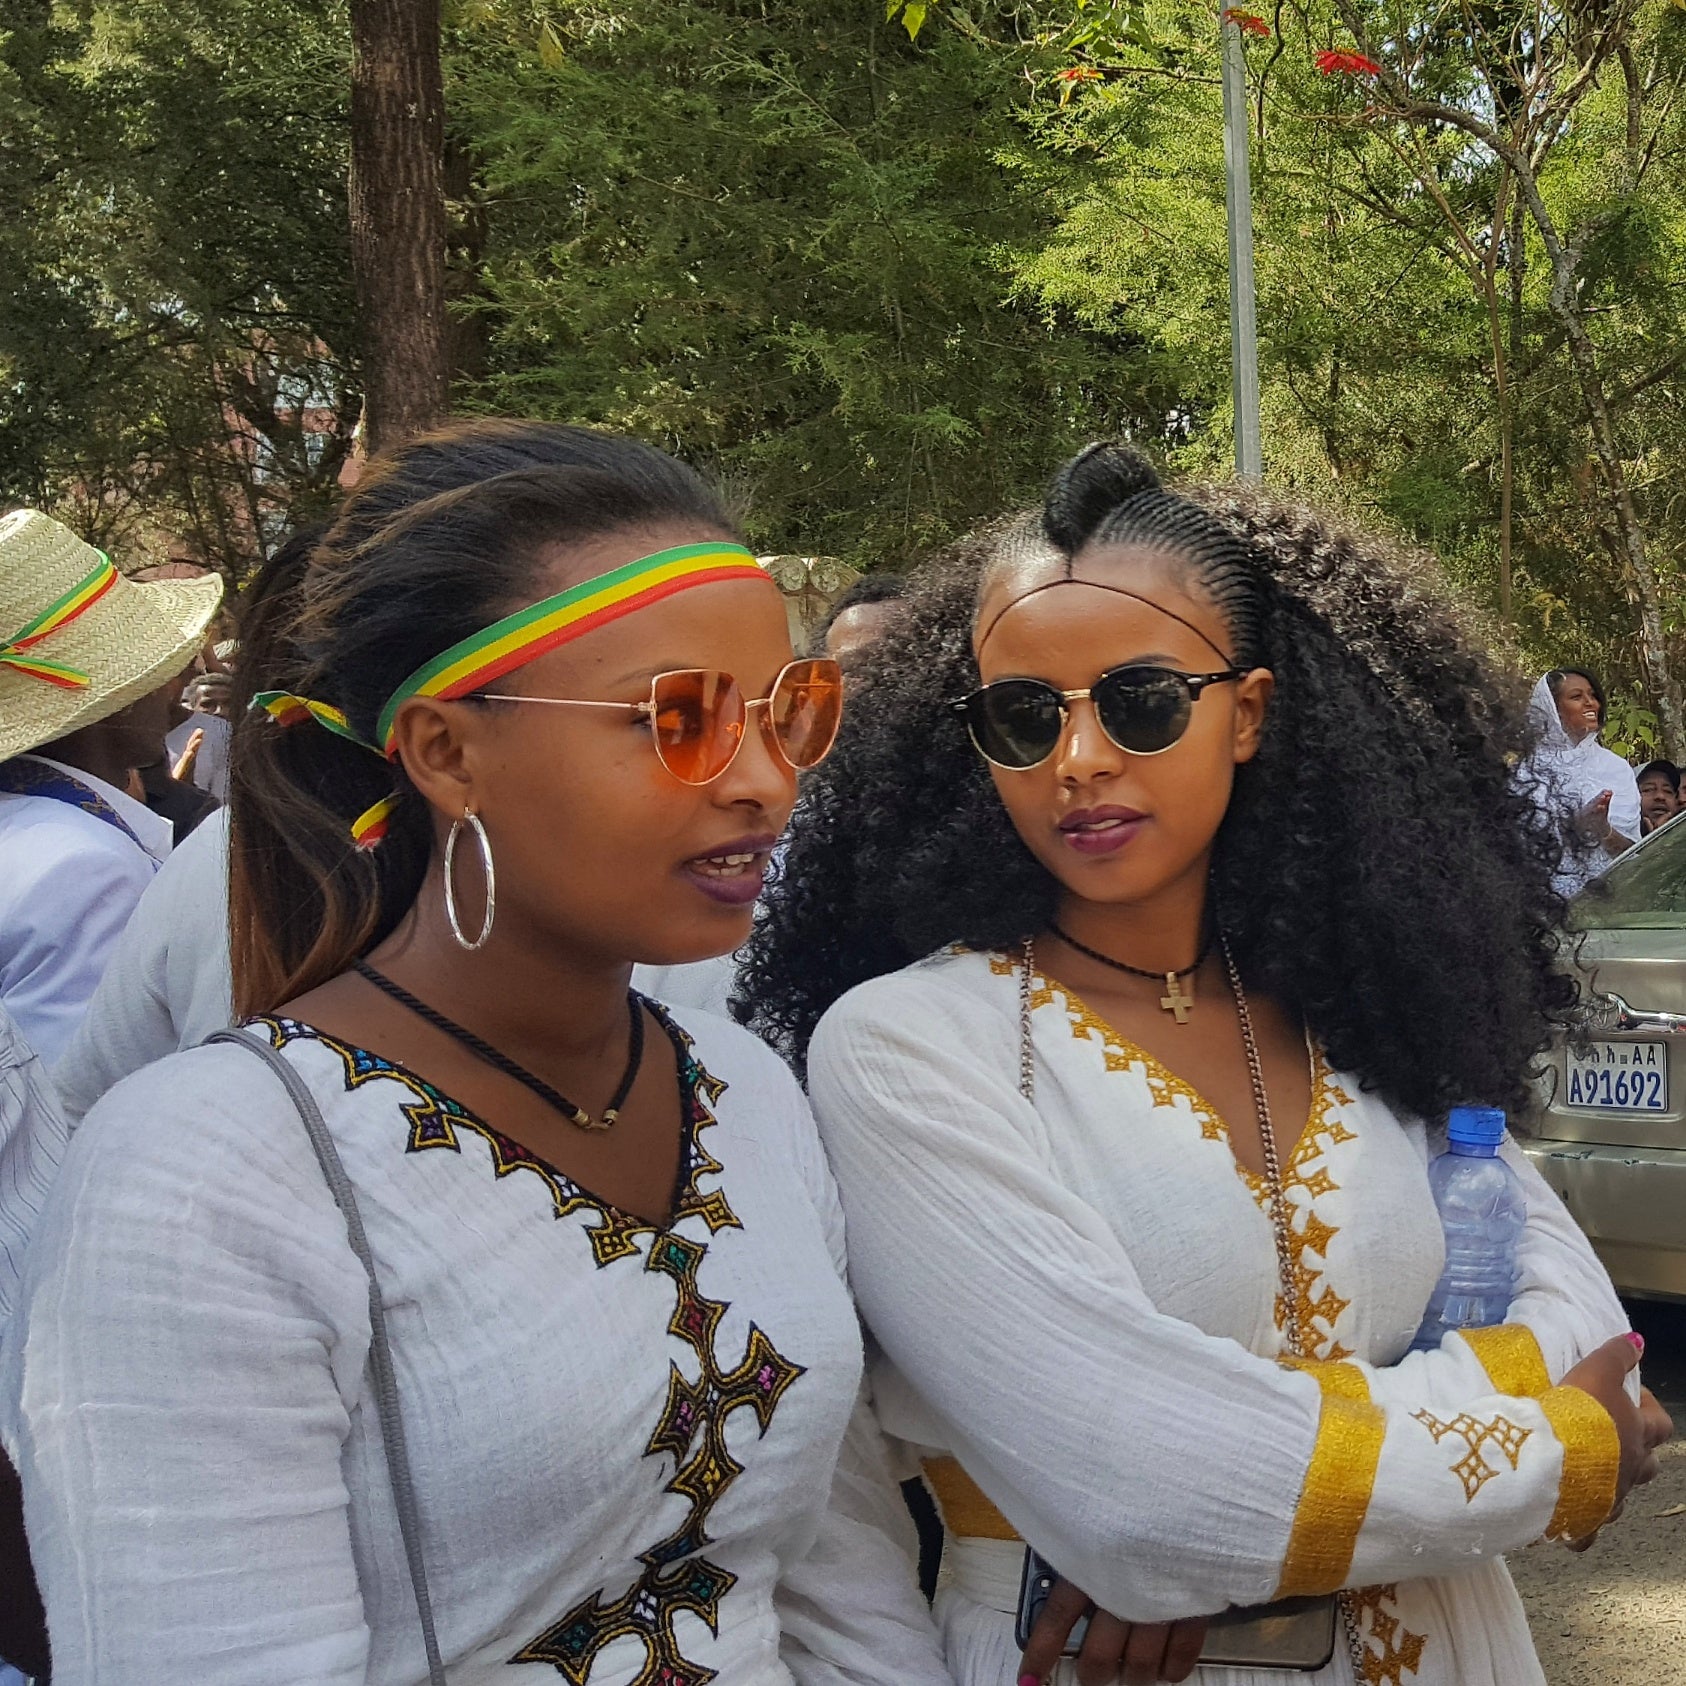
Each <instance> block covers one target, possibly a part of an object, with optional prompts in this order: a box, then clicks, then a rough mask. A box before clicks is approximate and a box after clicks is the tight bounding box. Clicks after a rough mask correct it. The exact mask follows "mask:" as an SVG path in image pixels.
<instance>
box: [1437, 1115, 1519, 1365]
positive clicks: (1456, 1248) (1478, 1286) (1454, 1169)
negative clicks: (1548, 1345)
mask: <svg viewBox="0 0 1686 1686" xmlns="http://www.w3.org/2000/svg"><path fill="white" fill-rule="evenodd" d="M1504 1135H1505V1115H1504V1114H1503V1113H1502V1112H1497V1111H1495V1110H1493V1109H1492V1108H1491V1107H1478V1106H1457V1107H1453V1108H1452V1112H1451V1115H1450V1117H1449V1118H1448V1119H1447V1121H1446V1136H1447V1148H1446V1151H1445V1152H1444V1153H1443V1154H1441V1155H1440V1157H1439V1158H1438V1159H1436V1160H1435V1161H1434V1162H1433V1163H1432V1164H1431V1165H1430V1166H1429V1168H1428V1185H1429V1188H1430V1190H1431V1191H1432V1193H1433V1195H1434V1204H1435V1206H1436V1208H1437V1209H1438V1210H1439V1212H1440V1225H1441V1228H1442V1229H1444V1230H1445V1232H1446V1268H1445V1270H1444V1271H1442V1272H1441V1276H1440V1281H1439V1283H1438V1284H1437V1285H1436V1287H1435V1290H1434V1295H1433V1298H1431V1299H1430V1300H1429V1302H1428V1312H1427V1314H1426V1315H1425V1316H1424V1318H1423V1326H1422V1328H1421V1329H1419V1330H1418V1331H1417V1338H1416V1339H1415V1340H1414V1341H1412V1343H1411V1350H1412V1351H1413V1352H1432V1351H1433V1350H1434V1349H1435V1348H1437V1347H1438V1346H1439V1345H1440V1342H1441V1340H1442V1339H1443V1338H1444V1337H1445V1336H1446V1334H1447V1333H1448V1332H1449V1331H1450V1330H1453V1329H1481V1328H1487V1327H1490V1326H1492V1325H1493V1324H1495V1323H1503V1322H1504V1320H1505V1313H1506V1312H1507V1311H1509V1310H1510V1300H1511V1295H1512V1294H1514V1293H1515V1291H1516V1249H1517V1246H1518V1244H1519V1243H1520V1242H1521V1239H1522V1231H1523V1230H1524V1228H1526V1226H1527V1222H1528V1197H1527V1195H1526V1194H1525V1193H1524V1192H1523V1189H1522V1180H1521V1178H1519V1177H1518V1176H1517V1174H1516V1173H1515V1171H1513V1170H1512V1169H1511V1168H1510V1166H1509V1165H1507V1164H1506V1163H1505V1161H1504V1160H1503V1159H1501V1158H1500V1157H1499V1144H1500V1142H1502V1141H1503V1140H1504Z"/></svg>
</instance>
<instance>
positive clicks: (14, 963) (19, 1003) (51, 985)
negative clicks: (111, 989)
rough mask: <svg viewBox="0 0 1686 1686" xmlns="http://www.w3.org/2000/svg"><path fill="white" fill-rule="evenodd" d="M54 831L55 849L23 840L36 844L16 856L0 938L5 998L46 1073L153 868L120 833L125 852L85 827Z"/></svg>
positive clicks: (11, 857) (31, 837) (1, 995)
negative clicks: (94, 836) (91, 835)
mask: <svg viewBox="0 0 1686 1686" xmlns="http://www.w3.org/2000/svg"><path fill="white" fill-rule="evenodd" d="M41 829H42V830H43V831H45V830H47V829H48V828H41ZM51 830H52V844H53V846H51V847H47V846H44V844H43V843H42V842H41V841H40V840H39V839H38V838H37V837H36V834H32V833H23V834H22V837H23V839H24V841H26V842H31V841H33V842H34V846H33V847H30V848H28V849H27V850H25V849H21V848H20V849H17V850H12V851H9V853H8V859H7V862H6V870H7V883H6V886H5V923H4V930H3V931H0V955H3V957H4V959H3V961H0V999H4V1001H5V1004H6V1010H7V1011H8V1012H9V1013H10V1014H11V1015H12V1017H13V1019H14V1020H15V1021H16V1022H17V1027H18V1029H19V1031H20V1032H22V1034H23V1036H24V1039H25V1040H26V1041H27V1042H28V1043H29V1045H30V1047H32V1048H33V1049H34V1050H35V1051H36V1053H37V1054H39V1055H40V1056H41V1059H42V1062H43V1063H44V1064H45V1065H46V1066H47V1067H48V1069H49V1070H50V1069H51V1068H52V1067H53V1066H55V1065H56V1064H57V1063H58V1061H59V1059H60V1057H61V1056H62V1055H63V1053H64V1051H65V1049H66V1048H67V1047H68V1046H69V1045H70V1039H71V1037H72V1035H73V1034H74V1033H75V1030H76V1027H77V1026H78V1025H79V1024H80V1023H81V1021H82V1015H83V1013H84V1012H85V1011H86V1010H87V1006H88V1002H89V1000H90V999H91V998H92V996H93V993H94V990H95V988H96V987H97V986H98V984H99V981H100V978H101V976H102V975H103V973H104V971H105V967H106V963H107V961H108V960H109V959H110V958H111V952H112V950H113V948H114V947H115V946H116V943H117V939H118V938H119V937H120V936H121V935H122V934H123V927H124V926H125V925H127V924H128V922H129V916H130V915H131V914H132V913H133V912H134V910H135V904H136V903H137V902H138V901H139V900H140V898H141V893H142V891H144V890H145V889H146V887H147V885H148V884H150V883H151V882H152V877H153V870H154V869H153V861H152V857H151V856H150V855H148V854H147V853H146V851H145V850H144V849H142V848H141V847H140V845H139V844H138V843H130V842H128V841H127V840H126V839H123V838H121V837H119V836H117V835H116V833H113V839H112V841H113V843H115V844H120V845H121V847H108V846H106V845H105V843H104V841H103V839H102V840H98V841H96V840H95V839H92V838H89V837H86V836H84V835H82V833H81V831H80V828H78V829H77V830H75V831H72V830H71V829H70V828H69V827H55V828H51ZM61 838H62V839H63V841H62V843H61V842H60V839H61Z"/></svg>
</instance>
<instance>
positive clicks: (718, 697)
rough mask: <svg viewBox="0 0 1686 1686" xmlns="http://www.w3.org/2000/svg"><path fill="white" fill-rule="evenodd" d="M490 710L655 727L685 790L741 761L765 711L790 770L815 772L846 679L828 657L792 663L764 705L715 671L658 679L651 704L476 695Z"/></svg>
mask: <svg viewBox="0 0 1686 1686" xmlns="http://www.w3.org/2000/svg"><path fill="white" fill-rule="evenodd" d="M475 694H476V695H477V696H479V697H482V698H484V700H485V701H487V702H515V703H543V704H545V705H546V706H547V707H550V708H621V709H631V710H632V711H633V712H634V713H635V714H640V715H642V716H643V717H644V718H645V719H646V720H647V721H648V722H649V724H650V736H651V737H652V738H653V739H654V740H655V745H656V754H657V755H658V756H659V757H660V758H661V764H662V765H663V766H664V767H665V768H666V769H667V770H668V771H669V772H670V773H671V774H672V775H673V776H674V777H675V778H676V779H678V780H679V781H680V782H681V783H682V784H709V783H711V782H712V781H713V780H715V779H717V778H719V777H720V775H721V774H722V773H724V772H725V771H726V769H727V768H728V767H730V766H731V764H732V763H733V762H734V761H735V760H736V759H737V756H738V751H739V750H740V749H742V748H743V740H744V731H745V728H746V727H747V726H748V724H749V713H750V710H751V709H756V708H764V709H765V710H766V711H767V712H766V713H765V715H763V716H762V720H761V730H762V732H763V733H764V734H765V736H766V738H767V742H768V743H769V744H770V745H771V747H772V748H773V749H774V750H775V751H776V752H777V753H778V755H779V758H780V759H781V760H782V761H784V762H785V764H786V765H787V766H790V767H792V768H794V769H795V770H796V771H797V772H805V771H806V770H807V769H808V768H810V767H817V766H819V764H820V763H821V762H822V761H823V760H824V759H825V758H826V754H827V752H828V751H829V750H830V749H831V746H832V744H833V743H835V742H836V741H837V728H838V725H839V724H840V723H841V721H842V718H843V674H842V670H841V669H840V668H839V667H838V665H837V663H836V662H834V661H833V660H832V659H831V658H830V657H829V656H821V657H817V658H811V659H808V660H803V661H793V662H788V663H787V664H786V665H785V666H784V667H783V668H782V669H781V670H780V672H779V676H778V678H777V679H775V680H774V681H773V688H772V690H771V691H769V692H768V693H767V695H766V696H764V697H756V698H754V699H753V700H751V701H745V699H744V694H743V690H742V688H741V687H740V686H739V684H738V682H737V680H736V679H734V678H733V677H732V676H731V674H729V673H722V672H721V671H720V670H719V669H718V668H707V667H688V668H681V669H679V670H677V671H676V672H673V673H658V674H657V675H656V676H655V678H654V679H652V680H651V681H650V696H649V700H648V701H646V702H635V703H623V702H597V701H595V700H594V699H590V698H586V697H517V696H510V695H506V694H504V693H502V692H497V691H479V692H476V693H475Z"/></svg>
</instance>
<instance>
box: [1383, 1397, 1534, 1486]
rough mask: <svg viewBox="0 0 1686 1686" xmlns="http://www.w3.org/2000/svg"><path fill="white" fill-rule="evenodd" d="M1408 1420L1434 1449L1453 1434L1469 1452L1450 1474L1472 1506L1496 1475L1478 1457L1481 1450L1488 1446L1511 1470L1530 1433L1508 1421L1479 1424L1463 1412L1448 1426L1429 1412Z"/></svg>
mask: <svg viewBox="0 0 1686 1686" xmlns="http://www.w3.org/2000/svg"><path fill="white" fill-rule="evenodd" d="M1411 1419H1412V1421H1413V1422H1419V1423H1421V1424H1422V1425H1423V1427H1424V1428H1426V1429H1427V1430H1428V1432H1429V1433H1430V1434H1431V1435H1432V1436H1433V1437H1434V1443H1435V1445H1436V1446H1438V1445H1439V1444H1440V1442H1441V1441H1442V1440H1444V1439H1445V1438H1446V1437H1447V1436H1448V1435H1450V1434H1455V1435H1456V1436H1457V1437H1458V1438H1459V1439H1460V1440H1462V1441H1463V1443H1464V1445H1465V1446H1467V1447H1468V1448H1469V1450H1468V1452H1467V1453H1466V1454H1465V1455H1464V1456H1463V1457H1461V1458H1460V1459H1459V1460H1458V1461H1457V1462H1456V1463H1455V1464H1453V1465H1452V1473H1453V1474H1454V1475H1455V1476H1457V1478H1458V1479H1459V1480H1460V1481H1461V1482H1463V1484H1464V1503H1465V1504H1473V1503H1474V1502H1475V1495H1476V1494H1477V1493H1479V1492H1480V1491H1481V1489H1482V1488H1483V1487H1485V1486H1486V1485H1487V1483H1488V1482H1489V1481H1492V1480H1494V1479H1495V1478H1496V1477H1497V1476H1498V1473H1499V1472H1498V1471H1497V1470H1496V1469H1494V1468H1493V1466H1492V1465H1491V1464H1490V1463H1488V1462H1487V1460H1486V1459H1485V1458H1484V1457H1483V1456H1482V1455H1481V1449H1482V1447H1484V1446H1486V1445H1487V1444H1488V1443H1489V1442H1491V1444H1492V1445H1494V1446H1495V1447H1497V1448H1498V1450H1499V1453H1500V1455H1501V1456H1502V1457H1504V1458H1507V1459H1508V1460H1509V1462H1510V1467H1511V1468H1512V1469H1515V1468H1516V1466H1517V1464H1518V1463H1519V1462H1520V1461H1521V1458H1522V1448H1523V1447H1524V1446H1526V1445H1527V1444H1528V1441H1529V1438H1530V1437H1531V1436H1532V1435H1533V1432H1534V1431H1533V1430H1532V1429H1531V1428H1519V1427H1518V1426H1517V1425H1516V1424H1515V1423H1513V1422H1512V1421H1511V1420H1510V1419H1509V1418H1508V1417H1494V1418H1493V1420H1492V1421H1491V1422H1486V1423H1483V1422H1479V1421H1477V1420H1476V1418H1474V1417H1472V1416H1470V1415H1469V1414H1468V1413H1467V1412H1464V1411H1460V1412H1459V1413H1458V1414H1457V1416H1455V1417H1454V1418H1453V1419H1452V1420H1451V1421H1450V1422H1449V1423H1443V1422H1442V1421H1441V1420H1440V1419H1439V1418H1438V1417H1437V1416H1435V1414H1434V1413H1433V1412H1432V1411H1413V1412H1412V1413H1411Z"/></svg>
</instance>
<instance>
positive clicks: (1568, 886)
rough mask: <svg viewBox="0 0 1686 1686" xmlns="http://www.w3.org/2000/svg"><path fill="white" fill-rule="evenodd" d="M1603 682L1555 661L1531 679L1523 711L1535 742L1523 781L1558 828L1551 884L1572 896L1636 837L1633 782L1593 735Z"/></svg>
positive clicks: (1599, 721) (1600, 715)
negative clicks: (1555, 664) (1558, 848)
mask: <svg viewBox="0 0 1686 1686" xmlns="http://www.w3.org/2000/svg"><path fill="white" fill-rule="evenodd" d="M1604 708H1605V704H1604V688H1603V686H1601V685H1600V684H1599V683H1598V679H1597V677H1596V676H1595V675H1594V674H1592V673H1589V672H1588V671H1587V670H1586V669H1585V668H1580V667H1565V668H1556V669H1554V670H1553V671H1552V672H1550V673H1547V674H1542V675H1541V677H1540V680H1539V682H1538V683H1537V684H1536V685H1535V686H1534V695H1533V698H1532V699H1531V701H1530V702H1529V705H1528V718H1529V721H1530V723H1531V724H1532V726H1533V728H1534V731H1535V734H1536V739H1537V741H1536V742H1535V744H1534V747H1533V749H1532V750H1531V751H1530V752H1529V754H1528V757H1527V759H1526V760H1525V761H1524V762H1523V763H1522V768H1521V783H1522V785H1523V787H1524V788H1525V789H1526V790H1527V791H1529V793H1530V794H1531V795H1532V796H1533V798H1534V800H1535V801H1536V802H1537V803H1538V804H1539V805H1540V808H1541V811H1542V812H1543V813H1544V814H1545V815H1546V816H1547V817H1548V818H1549V819H1550V821H1551V822H1552V823H1553V824H1554V825H1555V826H1556V827H1557V829H1558V833H1559V836H1560V838H1561V848H1562V860H1561V863H1560V864H1559V866H1558V871H1557V889H1558V891H1559V893H1560V894H1562V895H1564V896H1573V895H1575V894H1577V893H1578V892H1579V891H1581V890H1583V889H1585V888H1586V886H1587V885H1588V884H1590V883H1591V882H1592V881H1593V880H1594V879H1595V878H1597V877H1599V876H1600V874H1602V873H1603V871H1604V869H1605V868H1606V867H1607V866H1609V864H1610V862H1611V861H1612V860H1614V859H1615V858H1616V857H1617V856H1618V855H1622V854H1625V853H1626V852H1627V851H1628V850H1629V849H1631V848H1632V847H1633V845H1634V844H1635V843H1637V842H1638V841H1639V837H1640V833H1641V830H1642V827H1641V824H1640V813H1639V781H1638V779H1637V778H1636V777H1635V776H1634V771H1633V768H1632V767H1630V766H1629V765H1628V763H1627V762H1626V761H1624V760H1623V759H1622V758H1621V756H1619V755H1618V754H1617V753H1616V752H1615V751H1614V750H1613V749H1606V748H1605V747H1604V745H1603V744H1601V743H1600V742H1599V741H1598V734H1599V733H1600V732H1601V731H1603V729H1604Z"/></svg>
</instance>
